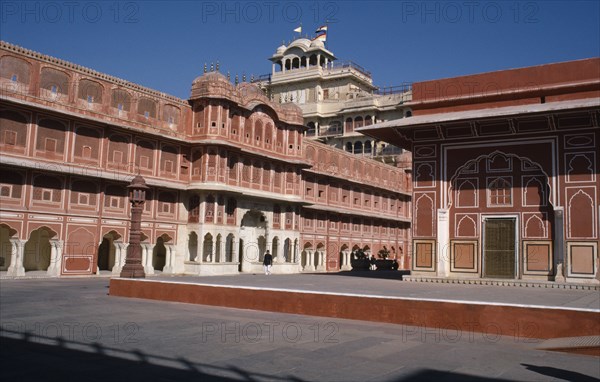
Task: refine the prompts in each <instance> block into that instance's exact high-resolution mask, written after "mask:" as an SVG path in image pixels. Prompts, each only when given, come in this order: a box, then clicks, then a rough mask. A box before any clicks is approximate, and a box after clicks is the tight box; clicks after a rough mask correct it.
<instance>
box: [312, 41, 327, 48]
mask: <svg viewBox="0 0 600 382" xmlns="http://www.w3.org/2000/svg"><path fill="white" fill-rule="evenodd" d="M310 47H311V48H325V44H323V41H321V40H314V41H313V42H311V43H310Z"/></svg>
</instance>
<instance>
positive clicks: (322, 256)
mask: <svg viewBox="0 0 600 382" xmlns="http://www.w3.org/2000/svg"><path fill="white" fill-rule="evenodd" d="M318 253H319V267H318V268H317V269H318V270H320V271H324V270H326V269H327V267H326V266H325V251H319V252H318Z"/></svg>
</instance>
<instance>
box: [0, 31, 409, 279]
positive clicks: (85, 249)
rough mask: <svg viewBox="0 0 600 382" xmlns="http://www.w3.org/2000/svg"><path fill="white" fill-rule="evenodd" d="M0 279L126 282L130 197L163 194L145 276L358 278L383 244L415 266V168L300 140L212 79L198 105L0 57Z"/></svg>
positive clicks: (278, 106)
mask: <svg viewBox="0 0 600 382" xmlns="http://www.w3.org/2000/svg"><path fill="white" fill-rule="evenodd" d="M0 73H1V78H0V85H1V89H2V94H1V104H0V113H1V114H0V118H1V120H0V123H1V125H0V150H1V153H2V155H1V163H2V172H1V177H0V183H1V190H0V198H1V199H0V202H1V205H0V207H1V208H0V227H1V236H0V240H1V248H2V257H1V259H2V260H1V264H0V271H4V272H6V273H5V274H6V275H7V276H24V275H26V274H28V273H29V274H31V275H34V274H47V275H51V276H67V275H92V274H98V273H102V272H105V273H112V274H119V272H120V270H121V268H122V266H123V264H124V262H125V253H126V246H127V238H128V223H129V217H130V211H129V209H130V206H129V203H128V200H127V197H126V186H127V185H128V184H129V182H130V181H131V179H132V178H133V177H134V176H135V175H137V174H141V175H142V176H143V177H144V178H145V179H146V182H147V184H148V185H149V186H150V187H151V189H150V190H149V192H148V193H147V201H146V203H145V211H144V214H143V223H142V239H143V240H142V248H143V266H144V269H145V272H146V274H154V273H156V272H163V273H165V274H168V273H170V274H188V275H213V274H232V273H238V272H256V271H259V270H260V269H261V261H262V256H263V254H264V253H265V251H266V250H270V251H271V253H272V254H273V257H274V259H275V264H274V269H273V272H274V273H297V272H303V271H311V272H314V271H337V270H340V269H342V270H346V269H351V260H352V259H351V256H352V254H353V252H356V251H358V250H359V249H360V250H362V251H363V252H366V253H373V254H376V253H377V252H378V251H379V250H380V249H382V248H383V247H384V246H385V247H386V249H388V251H389V252H390V254H391V256H392V257H395V258H396V259H397V260H398V262H399V263H400V267H401V268H408V267H409V264H410V260H409V257H408V253H409V249H410V240H409V239H410V238H409V228H410V179H409V177H408V175H407V174H406V173H405V171H403V170H401V169H399V168H396V167H393V166H390V165H386V164H383V163H380V162H376V161H374V160H372V159H369V158H363V157H359V156H355V155H353V154H351V153H348V152H345V151H342V150H338V149H335V148H332V147H330V146H327V145H325V144H323V143H319V142H315V141H310V140H306V139H303V132H304V130H305V127H304V123H303V117H302V112H301V110H300V108H299V107H298V106H296V105H294V104H293V103H283V104H282V103H274V102H272V101H270V100H269V99H268V98H267V97H266V96H265V94H264V92H263V91H262V90H261V89H260V88H259V87H258V86H257V85H255V84H249V83H241V84H239V85H235V86H234V85H233V84H231V83H230V81H228V79H227V78H226V77H225V76H224V75H222V74H220V73H218V72H209V73H205V74H204V75H202V76H200V77H198V78H196V79H195V80H194V81H193V83H192V90H191V96H190V99H189V100H182V99H179V98H176V97H172V96H169V95H166V94H164V93H160V92H158V91H155V90H151V89H147V88H144V87H142V86H139V85H136V84H132V83H130V82H127V81H123V80H120V79H118V78H114V77H111V76H108V75H106V74H102V73H98V72H95V71H93V70H90V69H87V68H84V67H81V66H78V65H75V64H72V63H69V62H65V61H62V60H59V59H56V58H53V57H49V56H45V55H43V54H40V53H36V52H32V51H29V50H26V49H23V48H20V47H17V46H14V45H11V44H8V43H5V42H2V43H1V45H0Z"/></svg>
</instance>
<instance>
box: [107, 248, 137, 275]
mask: <svg viewBox="0 0 600 382" xmlns="http://www.w3.org/2000/svg"><path fill="white" fill-rule="evenodd" d="M113 244H114V245H115V265H113V267H112V270H111V272H112V274H113V275H119V274H121V270H122V269H123V266H124V265H125V258H126V257H127V246H128V245H129V244H128V243H123V242H120V241H115V242H113ZM142 252H143V250H142Z"/></svg>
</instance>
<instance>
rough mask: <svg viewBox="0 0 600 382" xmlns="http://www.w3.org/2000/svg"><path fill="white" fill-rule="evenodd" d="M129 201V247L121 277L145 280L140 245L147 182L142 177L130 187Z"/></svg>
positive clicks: (128, 187)
mask: <svg viewBox="0 0 600 382" xmlns="http://www.w3.org/2000/svg"><path fill="white" fill-rule="evenodd" d="M127 189H128V190H129V201H130V202H131V226H130V228H129V246H128V247H127V256H126V258H125V265H124V266H123V269H122V270H121V277H127V278H144V277H146V274H145V273H144V267H143V266H142V246H141V245H140V236H141V225H142V211H144V203H145V202H146V190H147V189H148V186H146V181H145V180H144V178H143V177H142V176H141V175H137V176H136V177H135V178H133V180H132V181H131V183H130V184H129V186H127Z"/></svg>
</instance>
